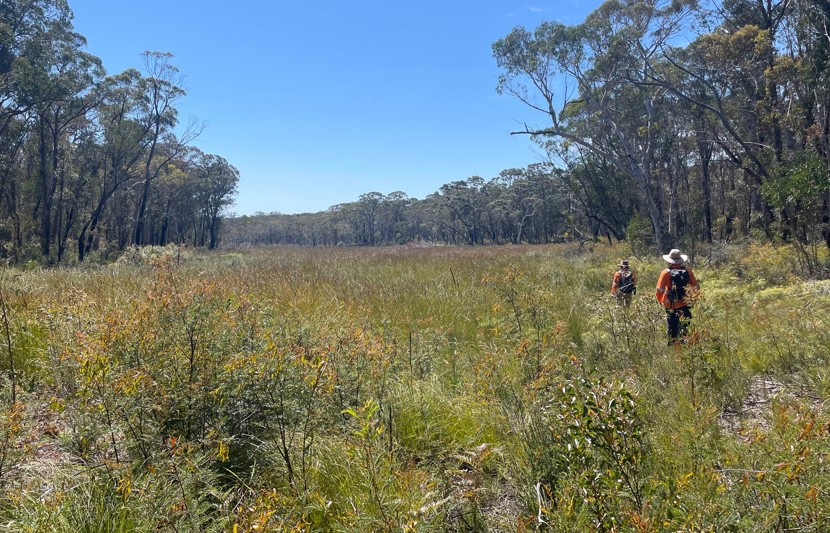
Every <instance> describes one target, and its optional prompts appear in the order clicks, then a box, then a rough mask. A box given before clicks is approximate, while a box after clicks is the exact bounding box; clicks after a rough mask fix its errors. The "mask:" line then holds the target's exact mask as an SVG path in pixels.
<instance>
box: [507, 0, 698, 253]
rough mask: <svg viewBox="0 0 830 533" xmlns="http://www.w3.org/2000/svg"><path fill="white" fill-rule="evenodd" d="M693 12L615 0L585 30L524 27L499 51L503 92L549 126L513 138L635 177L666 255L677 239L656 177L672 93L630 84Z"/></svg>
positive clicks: (677, 4) (680, 5) (687, 7)
mask: <svg viewBox="0 0 830 533" xmlns="http://www.w3.org/2000/svg"><path fill="white" fill-rule="evenodd" d="M693 8H694V4H693V2H692V1H686V0H680V1H671V2H668V1H663V2H649V3H643V2H629V1H617V0H610V1H607V2H605V3H604V4H602V5H601V6H600V7H599V8H598V9H597V10H596V11H594V12H593V13H591V14H590V15H589V16H588V18H587V19H586V20H585V22H583V23H582V24H579V25H575V26H566V25H563V24H560V23H556V22H545V23H543V24H541V25H540V26H539V27H538V28H537V29H536V30H535V31H534V32H533V33H531V32H529V31H527V30H526V29H524V28H521V27H518V28H515V29H514V30H513V31H512V32H510V34H508V35H507V36H506V37H505V38H503V39H500V40H499V41H497V42H496V43H494V45H493V52H494V55H495V58H496V61H497V64H498V65H499V67H501V68H502V69H503V70H504V74H503V75H502V76H501V77H500V80H499V86H498V90H499V91H500V92H504V93H509V94H512V95H514V96H515V97H517V98H518V99H520V100H521V101H522V102H524V103H526V104H527V105H529V106H530V107H532V108H534V109H536V110H538V111H540V112H541V113H544V115H546V117H547V119H548V120H549V121H550V125H549V126H547V127H542V128H531V127H529V126H527V125H526V126H525V129H524V131H521V132H514V133H523V134H529V135H531V136H534V137H541V138H543V139H544V138H549V139H552V140H553V142H555V143H558V144H559V145H560V147H561V149H563V150H569V149H570V147H571V146H578V147H581V148H583V149H586V150H589V151H590V152H592V153H593V154H594V155H596V156H598V157H601V158H603V159H605V160H607V161H609V162H610V163H611V164H613V165H614V166H615V167H617V168H618V169H619V170H620V171H622V172H625V173H627V174H629V175H630V176H631V177H632V179H633V180H634V182H635V183H636V184H637V187H638V189H639V192H640V195H641V196H642V201H643V204H644V207H645V209H646V211H647V212H648V214H649V218H650V220H651V223H652V226H653V229H654V233H655V237H656V240H657V246H658V247H659V248H661V249H662V248H665V247H666V246H668V245H669V244H671V242H672V238H673V237H672V235H670V234H669V232H668V231H667V229H666V225H665V220H664V214H663V206H662V201H661V197H660V194H661V188H660V185H661V184H660V182H659V180H657V179H656V176H655V174H654V165H655V160H654V150H655V147H656V145H657V143H658V142H659V135H660V133H661V131H660V124H659V114H658V107H659V106H660V104H661V102H663V101H664V100H666V96H665V94H666V91H665V90H661V89H660V88H653V87H649V86H646V85H636V84H632V83H631V82H630V80H631V79H632V78H637V79H645V78H647V77H648V75H649V71H650V70H651V69H652V63H653V61H654V60H655V58H656V56H657V55H658V54H659V52H660V50H661V49H662V47H663V46H665V45H666V43H668V42H670V41H671V40H672V39H673V38H674V37H676V36H677V35H678V34H680V33H682V32H683V31H684V29H685V27H686V23H687V20H688V19H689V16H690V14H691V13H692V10H693Z"/></svg>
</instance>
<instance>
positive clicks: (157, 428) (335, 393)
mask: <svg viewBox="0 0 830 533" xmlns="http://www.w3.org/2000/svg"><path fill="white" fill-rule="evenodd" d="M166 254H167V255H166ZM792 254H793V251H792V250H791V249H788V248H775V247H770V246H757V245H752V246H748V247H745V248H741V247H734V248H719V249H717V250H713V251H712V253H710V254H709V256H710V257H711V258H713V260H712V261H708V262H707V261H704V260H703V259H701V260H700V264H695V265H694V270H695V274H696V276H697V277H698V279H699V280H700V282H701V284H702V288H703V292H702V295H701V297H700V299H699V301H698V302H697V303H696V305H695V307H694V313H695V318H694V321H693V326H694V335H693V336H692V338H691V339H689V341H688V342H687V343H685V344H683V345H680V346H676V347H675V346H667V343H666V338H665V331H664V328H665V324H664V320H665V318H664V314H663V311H662V310H661V309H660V307H659V306H658V305H657V303H656V302H655V301H654V296H653V287H654V285H655V283H656V279H657V276H658V274H659V272H660V270H661V269H662V267H663V264H662V262H661V259H660V258H659V257H658V256H655V257H653V258H650V257H648V258H647V257H641V258H632V265H633V267H634V269H635V271H636V272H637V275H638V278H639V283H638V295H637V296H635V298H634V304H633V305H632V307H631V308H630V309H623V308H620V307H617V306H616V305H615V304H614V301H613V300H612V299H611V297H610V295H609V288H610V281H611V275H612V273H613V270H614V265H616V264H617V262H618V260H619V258H620V257H626V256H630V253H629V251H628V250H627V249H625V248H624V247H622V246H617V247H615V248H610V247H608V246H605V245H599V244H595V245H586V246H582V247H577V246H571V245H556V246H538V247H527V246H504V247H478V248H472V247H471V248H450V247H420V248H419V247H389V248H375V249H297V248H276V249H268V250H256V249H255V250H247V251H242V252H232V253H221V252H219V253H214V254H186V255H183V256H182V257H181V258H179V257H177V256H176V255H170V254H169V252H165V251H164V250H155V251H147V252H146V253H136V254H133V255H131V256H129V257H126V258H124V259H122V260H119V261H116V262H115V263H113V264H110V265H107V266H95V267H85V268H83V269H76V270H67V269H54V270H39V269H34V270H27V271H6V272H4V273H3V275H2V279H0V281H1V282H2V284H3V288H4V293H5V294H6V295H7V300H8V302H7V303H8V306H9V318H10V333H11V337H12V354H13V357H14V361H15V369H16V378H17V381H18V390H17V395H18V402H19V403H18V405H17V406H11V405H10V401H9V400H10V383H9V381H8V379H7V378H8V376H9V375H10V372H9V370H10V368H9V364H8V363H9V358H8V346H6V345H5V343H3V346H2V348H3V350H2V353H3V356H2V357H0V370H2V371H3V374H4V376H5V378H4V380H2V381H0V403H2V408H0V524H4V526H3V527H7V528H11V529H13V530H20V531H132V530H136V531H142V530H147V531H157V530H177V531H182V530H199V531H202V530H217V531H219V530H233V528H234V527H236V528H237V531H253V530H256V529H258V530H292V529H293V530H296V531H304V530H313V531H400V530H405V531H513V530H534V529H538V528H542V527H547V528H549V530H554V531H583V530H601V531H752V530H759V531H761V530H763V531H776V530H780V531H784V530H803V531H811V530H812V531H821V530H823V529H827V528H828V527H830V525H828V517H827V516H826V511H825V509H826V508H830V505H828V504H830V500H829V499H828V498H830V496H829V495H830V484H829V483H830V473H828V472H830V471H828V470H827V469H826V468H824V467H823V465H824V464H825V462H826V458H827V456H828V454H830V433H829V432H830V429H829V428H830V414H828V412H827V410H826V408H825V407H824V404H825V403H826V400H827V398H828V396H830V375H828V374H830V372H829V371H828V368H830V365H828V363H829V362H830V328H829V327H828V325H830V323H828V322H830V319H828V318H827V316H826V315H827V313H826V311H827V309H830V285H828V282H827V281H816V280H808V279H802V278H800V277H799V275H798V262H797V258H794V257H793V256H792ZM714 258H717V261H715V260H714ZM44 465H49V468H44V467H43V466H44ZM540 519H541V522H540ZM544 524H547V526H544Z"/></svg>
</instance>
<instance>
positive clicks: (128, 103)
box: [77, 69, 150, 261]
mask: <svg viewBox="0 0 830 533" xmlns="http://www.w3.org/2000/svg"><path fill="white" fill-rule="evenodd" d="M99 90H100V92H101V99H100V103H99V105H98V106H97V108H96V109H95V113H96V115H97V116H96V122H97V123H98V125H99V130H98V135H97V142H98V146H99V154H100V155H99V157H100V164H99V166H98V168H97V172H96V174H97V179H96V180H94V181H92V182H91V183H90V189H91V194H92V198H93V200H92V202H91V205H90V209H89V211H88V212H87V213H85V215H84V218H83V220H82V221H81V224H80V231H79V233H78V238H77V241H78V260H79V261H83V260H84V258H85V257H86V255H87V254H88V253H89V252H90V250H91V249H92V246H93V242H94V240H95V236H96V230H97V229H98V226H99V224H100V222H101V220H102V217H103V215H104V212H105V211H104V210H105V208H106V207H107V205H108V202H109V200H110V199H111V198H112V197H113V195H115V194H116V192H118V191H119V190H120V189H121V188H122V187H123V186H124V185H125V184H126V183H128V182H131V181H138V180H139V170H138V167H137V165H138V163H139V160H140V159H141V157H142V156H143V155H144V154H145V153H146V150H147V146H148V143H149V142H150V123H149V122H148V121H145V120H142V110H143V104H142V99H143V98H144V82H143V81H142V76H141V74H140V73H139V72H138V71H137V70H135V69H128V70H126V71H124V72H122V73H121V74H118V75H116V76H112V77H108V78H106V79H105V80H104V82H103V83H102V84H101V86H100V88H99Z"/></svg>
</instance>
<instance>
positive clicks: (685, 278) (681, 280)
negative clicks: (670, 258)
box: [667, 268, 689, 302]
mask: <svg viewBox="0 0 830 533" xmlns="http://www.w3.org/2000/svg"><path fill="white" fill-rule="evenodd" d="M667 270H668V271H669V276H671V288H670V289H669V293H668V296H669V301H670V302H676V301H678V300H682V299H683V298H684V297H685V296H686V285H688V284H689V271H688V270H686V269H685V268H670V269H667Z"/></svg>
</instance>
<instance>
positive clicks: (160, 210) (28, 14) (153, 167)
mask: <svg viewBox="0 0 830 533" xmlns="http://www.w3.org/2000/svg"><path fill="white" fill-rule="evenodd" d="M85 46H86V39H85V38H84V37H83V36H82V35H80V34H78V33H77V32H75V31H74V29H73V26H72V12H71V10H70V7H69V5H68V4H67V3H66V2H65V1H64V0H9V1H3V2H0V258H3V259H5V260H6V261H9V262H14V263H22V262H25V261H30V260H34V261H37V262H39V263H42V264H56V263H65V262H67V260H72V261H74V260H77V261H83V260H85V259H86V258H87V257H88V256H89V255H90V254H96V255H97V256H99V257H102V258H107V257H109V256H111V255H117V254H118V253H119V252H120V251H122V250H124V249H125V248H126V247H128V246H133V245H135V246H140V245H165V244H168V243H178V244H189V245H192V246H204V247H208V248H214V247H215V246H216V244H217V242H218V237H219V227H220V224H221V215H222V214H223V210H224V209H225V208H226V207H227V206H228V205H230V204H231V203H232V201H233V196H234V194H235V193H236V187H237V183H238V181H239V172H238V171H237V169H236V168H234V167H233V165H231V164H230V163H228V161H226V160H225V159H224V158H222V157H220V156H218V155H213V154H206V153H203V152H202V151H200V150H199V149H197V148H195V147H193V146H190V144H189V143H191V142H192V141H193V140H194V139H195V138H196V137H198V135H199V134H200V133H201V131H202V128H203V126H202V125H201V124H199V123H197V122H196V121H190V122H189V123H187V124H184V125H180V124H179V117H178V111H177V108H176V106H177V104H178V103H179V102H180V101H181V99H182V98H183V97H184V96H185V91H184V89H183V88H182V83H181V82H182V77H181V75H180V74H179V72H178V69H177V68H176V67H175V65H174V64H173V58H172V55H171V54H169V53H160V52H144V53H143V54H142V55H141V57H142V60H143V61H142V68H141V69H134V68H130V69H127V70H125V71H124V72H121V73H119V74H115V75H107V73H106V71H105V69H104V66H103V65H102V63H101V60H100V59H99V58H98V57H96V56H94V55H92V54H90V53H88V52H86V51H85V50H84V48H85Z"/></svg>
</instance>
